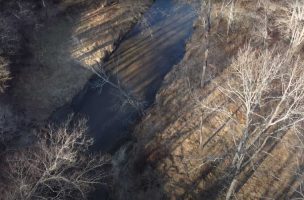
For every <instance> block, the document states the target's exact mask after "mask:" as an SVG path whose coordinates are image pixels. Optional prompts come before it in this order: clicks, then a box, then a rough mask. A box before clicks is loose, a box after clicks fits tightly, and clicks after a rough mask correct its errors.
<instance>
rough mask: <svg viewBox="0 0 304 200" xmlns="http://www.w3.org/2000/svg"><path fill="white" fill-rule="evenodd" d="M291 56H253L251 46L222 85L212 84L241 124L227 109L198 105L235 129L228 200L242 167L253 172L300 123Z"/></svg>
mask: <svg viewBox="0 0 304 200" xmlns="http://www.w3.org/2000/svg"><path fill="white" fill-rule="evenodd" d="M278 52H279V53H278ZM292 52H293V51H292V50H287V51H285V52H284V50H283V49H281V48H274V49H272V50H269V49H265V50H255V49H254V48H252V47H251V46H250V45H248V46H246V47H245V48H244V49H242V50H240V51H239V53H238V55H237V57H236V58H235V59H234V60H233V61H232V64H231V66H230V67H229V68H228V70H227V71H226V78H225V82H226V83H225V84H222V83H221V85H220V83H217V89H218V90H220V92H222V94H224V96H226V97H227V99H228V100H229V101H230V102H233V103H234V104H235V105H237V107H238V112H240V113H242V117H241V119H239V118H237V117H236V116H235V115H234V114H233V113H232V112H234V111H231V110H229V109H228V108H219V107H214V108H210V107H208V106H206V105H202V108H204V109H211V110H212V111H218V112H221V114H225V115H227V117H228V118H231V119H232V120H233V121H234V122H236V123H237V126H238V127H240V129H231V134H232V136H233V141H234V144H235V151H234V155H232V160H231V169H232V173H231V182H230V185H229V187H228V192H227V194H226V199H227V200H228V199H231V197H232V196H233V195H234V192H235V189H236V187H237V185H238V182H239V175H240V173H241V172H242V170H243V169H244V167H245V166H247V165H248V164H249V163H250V164H252V165H253V166H254V162H255V159H257V158H258V157H259V156H260V155H261V154H263V152H264V149H265V148H266V147H267V145H268V144H269V142H271V140H272V139H273V138H277V136H278V135H280V134H284V133H286V132H287V131H293V132H295V131H297V130H299V128H300V127H301V124H302V122H303V121H304V71H303V68H302V65H303V64H304V62H303V60H302V59H301V58H300V57H297V56H294V54H293V53H292Z"/></svg>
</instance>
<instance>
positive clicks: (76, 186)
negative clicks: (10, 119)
mask: <svg viewBox="0 0 304 200" xmlns="http://www.w3.org/2000/svg"><path fill="white" fill-rule="evenodd" d="M92 143H93V140H92V139H91V138H89V137H88V136H86V126H85V121H84V120H81V121H79V122H77V123H76V124H74V125H73V128H71V127H69V125H68V123H67V124H65V125H63V126H62V127H60V128H59V129H55V128H54V127H51V126H50V127H48V128H47V130H46V132H40V133H39V134H38V135H37V142H36V144H35V145H34V146H32V147H29V148H27V149H25V150H20V151H15V152H13V153H9V154H8V155H7V156H6V161H7V168H8V170H6V177H7V179H8V180H9V185H8V189H7V190H6V192H5V194H4V195H5V199H8V200H9V199H12V200H13V199H14V200H15V199H24V200H25V199H86V197H87V193H88V192H89V191H91V190H92V189H93V186H94V185H96V184H101V183H102V182H103V181H105V178H106V176H107V173H106V171H105V167H106V164H107V163H108V159H107V158H106V157H102V156H92V155H89V154H88V153H87V151H88V148H89V147H90V146H91V145H92Z"/></svg>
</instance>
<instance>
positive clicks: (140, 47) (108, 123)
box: [53, 0, 196, 200]
mask: <svg viewBox="0 0 304 200" xmlns="http://www.w3.org/2000/svg"><path fill="white" fill-rule="evenodd" d="M145 17H146V19H147V23H148V24H149V27H150V28H146V27H145V26H143V25H142V23H139V24H137V25H135V27H134V28H133V29H132V30H131V31H130V32H129V34H128V35H127V36H126V37H125V38H124V40H123V42H122V43H121V44H120V45H119V47H118V48H117V50H116V51H115V52H114V53H113V55H111V56H110V58H109V60H108V62H107V63H105V64H104V68H105V69H106V70H108V71H109V72H111V74H112V77H111V78H112V80H113V81H114V82H117V81H119V82H120V85H121V86H122V87H123V88H124V91H129V93H130V94H131V95H132V96H133V97H134V98H136V99H137V100H139V101H140V102H145V104H144V107H143V108H144V109H145V108H148V107H149V106H150V105H151V104H153V102H154V99H155V95H156V93H157V91H158V89H159V88H160V86H161V84H162V80H163V78H164V76H165V75H166V74H167V73H168V72H169V71H170V70H171V68H172V67H173V66H174V65H175V64H177V63H179V62H180V60H181V59H182V58H183V55H184V52H185V44H186V42H187V40H188V39H189V37H190V36H191V34H192V31H193V23H194V20H195V18H196V16H195V12H194V11H193V10H192V9H191V8H190V6H187V5H179V4H177V3H175V2H174V0H156V1H155V3H154V4H153V5H152V7H151V8H150V9H149V10H148V11H147V13H146V14H145ZM97 80H98V79H96V78H93V80H91V81H90V82H89V83H88V86H87V87H86V89H85V90H84V91H82V92H81V93H80V94H79V95H77V96H76V97H75V98H74V100H73V102H72V104H71V105H66V106H64V107H62V108H61V109H59V110H58V111H57V112H55V113H54V115H53V119H54V121H57V122H58V121H62V120H63V119H64V118H66V117H67V115H68V114H70V113H75V114H76V115H79V116H85V117H86V118H87V119H88V128H89V134H90V135H91V136H92V137H93V138H94V140H95V144H94V147H93V149H92V150H93V151H101V152H110V153H112V152H114V151H115V149H117V148H118V147H119V146H120V145H121V144H123V142H125V141H126V140H127V139H128V138H130V132H131V127H133V126H134V124H135V121H136V120H138V119H140V116H141V113H140V112H138V109H135V108H134V107H132V106H123V107H122V104H123V101H124V100H125V99H124V98H121V95H120V94H121V93H120V91H119V90H117V89H116V88H113V87H112V86H110V85H109V84H106V85H105V86H104V87H103V88H102V90H101V91H100V90H98V89H96V88H94V87H93V85H94V83H96V81H97ZM107 196H108V192H107V189H106V188H99V189H98V190H96V191H95V192H94V193H92V194H91V197H90V199H96V200H97V199H107V198H108V197H107Z"/></svg>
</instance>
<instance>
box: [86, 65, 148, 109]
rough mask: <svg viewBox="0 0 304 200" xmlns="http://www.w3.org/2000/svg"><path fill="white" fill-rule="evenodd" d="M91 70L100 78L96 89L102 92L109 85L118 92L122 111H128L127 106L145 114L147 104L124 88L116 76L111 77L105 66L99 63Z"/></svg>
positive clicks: (95, 86)
mask: <svg viewBox="0 0 304 200" xmlns="http://www.w3.org/2000/svg"><path fill="white" fill-rule="evenodd" d="M91 70H92V71H93V72H94V74H96V75H97V77H98V79H97V81H95V83H94V88H96V89H98V90H99V91H100V92H101V91H102V89H103V87H104V86H105V85H106V84H108V85H109V86H111V87H112V88H114V89H115V90H116V91H117V92H118V97H119V99H120V105H119V107H120V110H121V111H123V110H124V109H126V107H127V106H131V107H132V108H134V109H135V110H136V111H138V112H140V113H143V109H144V107H145V105H146V102H145V101H143V100H139V99H137V98H136V97H135V95H134V94H133V93H132V92H131V91H129V90H128V89H126V88H124V87H123V86H122V84H121V82H120V81H119V80H118V79H117V80H115V79H114V76H111V73H110V72H107V71H106V70H105V68H104V66H103V64H101V63H98V62H97V64H96V65H95V67H94V66H93V67H92V68H91Z"/></svg>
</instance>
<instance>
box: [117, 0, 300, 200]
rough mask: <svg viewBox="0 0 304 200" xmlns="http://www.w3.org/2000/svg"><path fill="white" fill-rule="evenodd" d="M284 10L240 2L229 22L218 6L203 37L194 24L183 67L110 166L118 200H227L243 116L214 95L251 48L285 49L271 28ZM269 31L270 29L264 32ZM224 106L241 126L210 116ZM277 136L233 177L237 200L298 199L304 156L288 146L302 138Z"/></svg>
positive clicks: (218, 114)
mask: <svg viewBox="0 0 304 200" xmlns="http://www.w3.org/2000/svg"><path fill="white" fill-rule="evenodd" d="M281 3H282V2H280V3H276V2H272V1H271V2H270V1H267V3H265V4H263V3H261V4H256V2H249V1H241V2H240V4H236V5H237V6H236V7H235V8H233V9H235V13H237V14H235V16H234V17H235V18H234V19H233V22H231V21H230V20H231V19H230V18H229V16H228V15H229V10H228V11H227V10H225V9H226V8H223V7H222V4H221V3H215V4H214V5H213V7H212V9H213V11H212V26H211V30H210V32H208V34H207V32H206V29H205V27H204V23H203V21H200V20H198V21H197V23H196V26H195V31H194V33H193V36H192V39H191V41H190V42H189V43H188V45H187V52H186V54H185V56H184V58H183V60H182V61H181V62H180V63H179V64H178V65H176V66H175V67H174V68H173V70H172V71H170V72H169V74H168V75H167V76H166V78H165V81H164V83H163V85H162V87H161V89H160V91H159V92H158V93H157V97H156V101H155V105H154V106H153V107H152V108H151V109H150V110H149V111H148V112H147V114H146V116H145V117H144V118H143V119H142V121H141V122H140V123H139V124H138V125H137V127H136V129H135V131H134V133H133V136H134V138H135V140H136V141H135V142H130V143H129V144H127V145H124V146H123V147H122V148H121V149H120V151H119V152H118V153H117V154H116V157H115V158H114V159H113V163H114V166H115V167H116V170H114V172H115V176H116V180H115V182H116V187H115V189H116V195H117V197H118V198H119V199H132V200H134V199H151V200H152V199H225V195H226V192H227V190H228V188H227V187H228V186H229V181H231V176H230V175H231V174H230V173H232V170H233V168H232V167H231V165H232V164H231V160H232V158H231V157H232V155H233V152H234V145H235V144H234V142H235V141H234V140H235V138H234V136H232V134H231V132H232V130H239V129H240V128H241V127H242V126H243V124H244V117H243V114H242V112H241V111H238V106H239V105H240V104H237V105H236V104H234V103H231V99H229V98H228V99H227V98H226V97H225V94H223V92H221V91H220V90H219V89H218V88H219V85H221V86H224V85H225V84H226V83H227V80H230V79H231V75H229V69H230V67H229V66H230V65H231V63H232V62H233V58H234V57H236V56H237V54H238V51H239V50H240V49H242V48H244V46H245V47H246V44H248V42H249V41H250V42H251V44H252V45H253V46H254V48H257V49H263V48H264V46H263V45H264V44H265V41H267V45H269V47H273V46H276V45H278V46H280V45H282V46H283V47H288V42H286V41H285V40H284V37H283V36H282V35H281V36H280V30H278V29H277V28H275V27H276V26H275V20H276V17H277V16H278V13H282V12H283V11H282V10H284V9H285V8H284V6H286V4H283V3H282V4H281ZM282 6H283V7H282ZM223 9H224V11H223ZM228 9H231V7H228ZM265 13H266V14H267V20H266V21H265V15H266V14H265ZM253 24H254V25H253ZM265 24H267V25H265ZM267 26H269V27H271V28H269V29H266V30H265V29H263V27H264V28H265V27H267ZM263 31H264V32H263ZM265 32H266V33H265ZM265 34H266V36H265ZM206 52H207V53H206ZM301 54H302V52H301ZM206 55H207V56H208V66H207V68H206V69H205V70H206V71H203V70H204V68H203V66H204V65H203V63H205V62H206ZM202 74H204V80H203V81H202ZM225 106H227V107H228V110H230V111H233V113H234V114H233V115H234V116H235V118H233V120H235V121H240V124H241V125H237V124H234V122H233V120H231V118H229V117H227V116H225V114H224V112H223V111H222V112H221V111H219V112H215V111H214V110H212V109H210V108H217V109H218V110H220V108H224V107H225ZM231 121H232V122H231ZM280 137H281V138H280V141H281V142H277V141H278V140H275V141H272V142H270V141H269V146H266V147H265V153H262V154H261V155H259V156H258V157H257V158H255V159H256V160H255V161H254V162H252V163H251V164H249V165H247V166H246V167H244V168H243V169H242V170H243V171H242V172H241V173H240V174H238V175H239V176H240V177H239V179H238V180H239V182H238V186H237V188H236V190H235V194H234V197H235V198H236V199H263V198H269V199H292V198H295V197H297V196H298V195H299V192H298V191H299V190H300V187H301V184H302V180H303V179H302V178H303V177H302V175H299V177H298V179H296V178H295V176H297V175H295V173H299V172H298V170H299V166H302V165H301V164H299V163H302V162H303V155H302V154H301V150H295V149H293V148H290V146H289V145H290V144H295V145H297V144H299V142H300V143H301V140H302V139H299V140H298V139H296V138H297V136H296V135H293V134H292V133H290V132H288V133H287V134H283V135H281V136H280ZM287 144H289V145H287ZM291 149H293V150H291ZM295 152H297V153H295ZM300 168H301V167H300ZM301 177H302V178H301Z"/></svg>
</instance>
